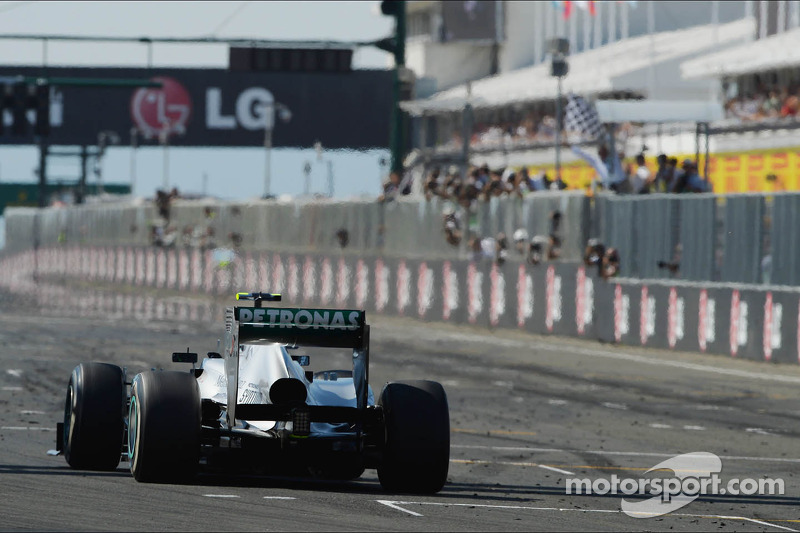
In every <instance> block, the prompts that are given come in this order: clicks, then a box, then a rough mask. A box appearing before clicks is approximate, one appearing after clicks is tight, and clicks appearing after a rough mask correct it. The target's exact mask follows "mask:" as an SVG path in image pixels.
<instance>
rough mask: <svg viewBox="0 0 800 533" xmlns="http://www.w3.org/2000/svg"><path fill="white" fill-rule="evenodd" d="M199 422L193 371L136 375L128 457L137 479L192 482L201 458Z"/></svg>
mask: <svg viewBox="0 0 800 533" xmlns="http://www.w3.org/2000/svg"><path fill="white" fill-rule="evenodd" d="M200 422H201V413H200V391H199V388H198V386H197V380H196V379H195V378H194V375H192V374H189V373H188V372H153V371H151V372H143V373H141V374H138V375H137V376H136V377H135V378H134V380H133V385H132V389H131V402H130V411H129V414H128V450H129V451H128V460H129V461H130V465H131V473H132V474H133V477H134V478H135V479H136V481H142V482H162V483H182V482H187V481H190V480H191V479H192V478H193V477H194V475H195V474H196V473H197V467H198V462H199V460H200Z"/></svg>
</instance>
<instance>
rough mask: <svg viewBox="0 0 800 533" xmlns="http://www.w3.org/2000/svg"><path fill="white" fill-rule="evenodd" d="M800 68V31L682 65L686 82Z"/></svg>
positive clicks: (779, 35)
mask: <svg viewBox="0 0 800 533" xmlns="http://www.w3.org/2000/svg"><path fill="white" fill-rule="evenodd" d="M798 65H800V28H797V29H794V30H790V31H787V32H784V33H779V34H776V35H771V36H769V37H767V38H765V39H759V40H757V41H753V42H749V43H746V44H741V45H739V46H733V47H731V48H727V49H725V50H722V51H719V52H713V53H710V54H706V55H703V56H700V57H698V58H695V59H691V60H689V61H685V62H684V63H683V64H681V76H682V77H683V79H685V80H694V79H704V78H721V77H724V76H735V75H741V74H750V73H755V72H763V71H765V70H777V69H782V68H789V67H796V66H798Z"/></svg>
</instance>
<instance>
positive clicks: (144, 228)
mask: <svg viewBox="0 0 800 533" xmlns="http://www.w3.org/2000/svg"><path fill="white" fill-rule="evenodd" d="M207 209H208V210H210V214H209V213H208V212H207ZM449 209H456V210H457V212H458V213H459V217H460V219H461V230H462V231H463V232H464V234H465V237H464V238H463V239H462V242H461V244H460V245H459V246H453V245H450V244H448V243H447V242H446V241H445V235H444V229H443V228H444V223H443V217H442V216H443V212H445V211H447V210H449ZM554 210H558V211H560V212H561V213H562V214H563V219H564V220H563V222H562V224H561V229H560V230H559V236H560V237H561V240H562V246H561V249H562V258H563V259H564V260H571V261H578V260H580V258H581V257H582V254H583V247H584V246H585V243H586V239H587V238H588V237H587V235H586V231H587V224H588V213H589V199H588V198H587V197H586V196H585V195H584V194H583V193H582V192H572V193H564V192H541V193H536V194H535V195H528V196H526V197H525V198H491V199H490V201H488V202H483V201H481V202H478V203H477V205H476V212H475V213H474V214H472V215H471V216H467V215H466V214H465V213H462V212H461V210H460V208H459V207H458V206H457V205H453V204H449V203H447V202H445V201H443V200H441V199H440V198H432V199H431V200H429V201H426V200H424V199H423V200H415V199H411V198H402V199H399V200H396V201H391V202H387V203H380V202H377V201H376V200H369V201H347V202H341V201H339V202H337V201H330V200H318V201H310V202H291V203H288V202H280V201H276V200H271V201H270V200H268V201H254V202H218V201H214V202H210V201H200V200H196V201H195V200H177V201H175V203H174V204H173V205H172V207H171V210H170V223H169V226H171V227H173V228H174V229H175V230H176V232H177V233H178V234H179V235H180V234H182V233H183V232H184V231H188V232H189V233H192V232H193V231H196V232H202V231H204V230H207V229H209V228H210V229H212V230H213V233H214V235H213V238H212V239H210V241H211V242H206V243H204V245H203V246H205V247H210V248H215V247H222V248H226V247H229V248H232V247H234V246H235V247H236V248H237V249H241V250H250V251H253V250H280V251H282V252H291V253H337V252H339V251H341V250H340V246H339V241H338V240H337V237H336V233H337V232H338V231H339V229H345V230H347V232H348V236H349V242H348V244H347V246H346V250H345V251H347V252H350V253H358V254H368V255H388V256H394V257H418V258H426V259H430V258H433V259H458V258H466V257H468V255H469V253H468V251H467V246H466V244H467V242H466V241H467V237H466V231H467V229H469V230H471V231H472V232H473V234H474V235H477V236H480V237H490V236H491V237H494V236H496V235H497V233H498V232H501V231H502V232H505V233H506V235H507V236H508V238H509V241H510V239H511V236H512V235H513V233H514V231H515V230H517V229H518V228H525V229H526V230H527V231H528V233H529V235H530V236H531V237H533V236H534V235H548V234H549V233H550V220H549V215H550V213H551V212H552V211H554ZM5 213H6V214H5V217H6V249H7V250H9V251H21V250H25V249H28V248H30V247H32V246H33V245H34V243H36V242H38V243H39V245H41V246H51V245H56V244H59V243H66V244H92V245H102V246H110V245H123V246H145V245H148V244H150V243H151V228H152V227H153V224H155V223H157V221H158V217H157V212H156V209H155V207H154V206H153V205H152V202H148V203H143V204H140V205H130V204H97V205H84V206H73V207H68V208H61V209H42V210H38V209H33V208H9V209H7V210H6V212H5ZM232 235H237V236H239V237H240V238H241V241H240V242H239V243H238V244H234V241H233V240H232V238H231V236H232ZM182 239H183V237H182V236H179V238H178V241H177V244H178V245H191V243H188V242H186V243H185V242H183V240H182Z"/></svg>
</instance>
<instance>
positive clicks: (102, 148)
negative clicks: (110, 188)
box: [94, 130, 119, 194]
mask: <svg viewBox="0 0 800 533" xmlns="http://www.w3.org/2000/svg"><path fill="white" fill-rule="evenodd" d="M109 144H119V135H117V132H116V131H110V130H108V131H101V132H100V133H99V134H98V135H97V158H96V159H95V160H94V174H95V176H97V193H98V194H103V169H102V159H103V156H104V155H105V154H106V146H108V145H109Z"/></svg>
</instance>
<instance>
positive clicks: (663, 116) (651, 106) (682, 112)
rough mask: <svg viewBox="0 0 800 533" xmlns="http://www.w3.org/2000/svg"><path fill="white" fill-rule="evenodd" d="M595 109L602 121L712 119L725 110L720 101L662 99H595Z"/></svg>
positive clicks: (668, 121)
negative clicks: (672, 100)
mask: <svg viewBox="0 0 800 533" xmlns="http://www.w3.org/2000/svg"><path fill="white" fill-rule="evenodd" d="M595 109H597V114H598V115H599V117H600V121H601V122H616V123H620V122H646V123H655V124H659V123H660V124H665V123H672V122H715V121H717V120H722V119H723V118H724V116H725V113H724V111H723V109H722V104H720V103H719V102H709V101H706V100H702V101H683V102H670V101H664V100H638V101H637V100H633V101H630V100H622V101H620V100H598V101H597V102H595Z"/></svg>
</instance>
